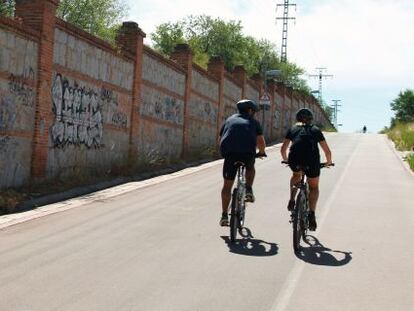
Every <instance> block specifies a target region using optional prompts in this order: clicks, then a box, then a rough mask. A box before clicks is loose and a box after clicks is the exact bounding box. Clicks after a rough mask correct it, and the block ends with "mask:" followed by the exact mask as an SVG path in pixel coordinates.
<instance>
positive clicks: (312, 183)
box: [308, 177, 319, 212]
mask: <svg viewBox="0 0 414 311" xmlns="http://www.w3.org/2000/svg"><path fill="white" fill-rule="evenodd" d="M308 184H309V209H310V210H311V211H313V212H315V210H316V203H317V202H318V198H319V177H313V178H308Z"/></svg>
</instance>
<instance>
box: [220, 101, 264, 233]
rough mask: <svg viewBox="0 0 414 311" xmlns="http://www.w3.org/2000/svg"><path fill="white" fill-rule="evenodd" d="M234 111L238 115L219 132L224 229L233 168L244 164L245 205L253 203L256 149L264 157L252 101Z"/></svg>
mask: <svg viewBox="0 0 414 311" xmlns="http://www.w3.org/2000/svg"><path fill="white" fill-rule="evenodd" d="M237 109H238V111H239V113H236V114H234V115H232V116H230V117H229V118H228V119H227V120H226V121H225V123H224V124H223V126H222V128H221V131H220V152H221V155H222V156H223V158H224V165H223V178H224V184H223V188H222V190H221V202H222V216H221V219H220V225H221V226H227V225H228V223H229V221H228V214H227V210H228V206H229V204H230V200H231V188H232V186H233V183H234V179H235V177H236V173H237V167H236V166H235V165H234V164H235V163H236V162H238V161H241V162H244V163H245V164H246V201H247V202H254V195H253V189H252V185H253V180H254V176H255V169H254V163H255V156H256V148H258V149H259V153H258V156H259V157H260V156H266V154H265V148H266V143H265V139H264V136H263V129H262V127H261V126H260V123H259V121H257V120H256V119H255V118H254V114H255V113H256V112H257V111H259V107H258V105H257V104H256V103H255V102H254V101H252V100H248V99H244V100H241V101H239V102H238V103H237Z"/></svg>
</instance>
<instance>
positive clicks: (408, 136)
mask: <svg viewBox="0 0 414 311" xmlns="http://www.w3.org/2000/svg"><path fill="white" fill-rule="evenodd" d="M386 134H387V135H388V137H389V138H390V139H391V140H392V141H393V142H394V143H395V146H396V147H397V149H398V150H400V151H406V150H409V151H413V150H414V123H398V124H397V125H395V126H394V127H393V128H391V129H389V130H388V131H387V132H386Z"/></svg>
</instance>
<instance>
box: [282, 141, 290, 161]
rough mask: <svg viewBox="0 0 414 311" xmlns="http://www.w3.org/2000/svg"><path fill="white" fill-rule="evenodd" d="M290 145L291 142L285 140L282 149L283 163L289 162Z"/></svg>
mask: <svg viewBox="0 0 414 311" xmlns="http://www.w3.org/2000/svg"><path fill="white" fill-rule="evenodd" d="M289 145H290V140H289V139H287V138H285V139H284V140H283V144H282V148H280V154H281V155H282V160H283V161H287V160H288V157H287V150H288V147H289Z"/></svg>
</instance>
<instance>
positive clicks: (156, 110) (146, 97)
mask: <svg viewBox="0 0 414 311" xmlns="http://www.w3.org/2000/svg"><path fill="white" fill-rule="evenodd" d="M183 112H184V103H183V101H181V100H177V99H176V98H174V97H171V96H168V95H164V94H161V93H157V92H156V91H155V90H152V89H150V88H148V89H144V92H143V96H142V105H141V113H142V114H143V115H146V116H150V117H153V118H157V119H160V120H165V121H170V122H173V123H176V124H183Z"/></svg>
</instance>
